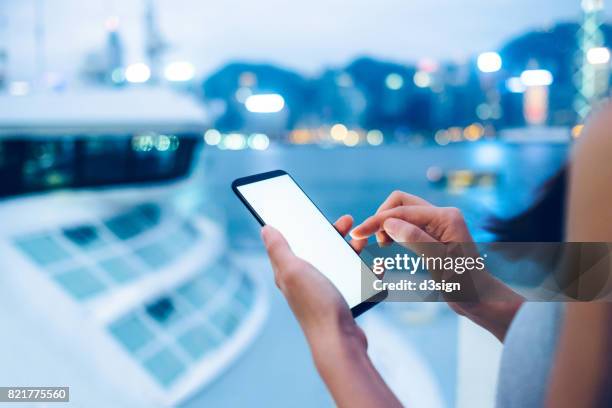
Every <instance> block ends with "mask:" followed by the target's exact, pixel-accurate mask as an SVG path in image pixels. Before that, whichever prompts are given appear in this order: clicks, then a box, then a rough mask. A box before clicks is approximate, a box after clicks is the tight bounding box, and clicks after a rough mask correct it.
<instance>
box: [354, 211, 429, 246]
mask: <svg viewBox="0 0 612 408" xmlns="http://www.w3.org/2000/svg"><path fill="white" fill-rule="evenodd" d="M438 215H439V208H437V207H434V206H433V205H430V206H424V205H411V206H401V207H395V208H392V209H390V210H385V211H381V212H380V213H378V214H374V215H373V216H371V217H370V218H368V219H367V220H365V221H364V222H363V223H362V224H361V225H359V226H358V227H356V228H355V229H353V230H352V231H351V237H353V238H355V239H364V238H368V237H369V236H371V235H372V234H375V233H377V232H380V231H382V230H383V224H384V222H385V221H386V220H387V219H388V218H399V219H401V220H404V221H406V222H409V223H411V224H414V225H416V226H417V227H420V228H424V227H426V226H427V225H428V224H430V223H432V222H433V221H434V220H435V219H436V217H437V216H438Z"/></svg>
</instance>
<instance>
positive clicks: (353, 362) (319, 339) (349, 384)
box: [308, 330, 401, 408]
mask: <svg viewBox="0 0 612 408" xmlns="http://www.w3.org/2000/svg"><path fill="white" fill-rule="evenodd" d="M308 341H309V344H310V347H311V351H312V354H313V358H314V361H315V365H316V367H317V370H318V371H319V374H320V375H321V378H323V381H324V382H325V384H326V385H327V388H328V389H329V391H330V393H331V395H332V397H333V398H334V401H335V402H336V405H337V406H338V407H351V408H352V407H373V406H377V407H400V406H401V403H400V402H399V401H398V400H397V398H396V397H395V395H394V394H393V392H392V391H391V390H390V389H389V387H388V386H387V384H385V382H384V380H383V379H382V377H381V376H380V374H379V373H378V371H376V368H374V366H373V365H372V362H371V361H370V359H369V357H368V355H367V352H366V346H365V343H364V341H363V339H360V338H359V336H358V335H357V334H352V333H346V331H344V332H343V331H342V330H327V331H326V332H323V333H320V334H319V335H313V336H308Z"/></svg>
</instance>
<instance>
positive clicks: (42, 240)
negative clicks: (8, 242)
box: [15, 235, 70, 266]
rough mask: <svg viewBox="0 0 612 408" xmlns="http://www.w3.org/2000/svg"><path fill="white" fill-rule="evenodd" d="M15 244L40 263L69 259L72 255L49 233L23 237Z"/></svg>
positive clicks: (45, 263) (46, 263)
mask: <svg viewBox="0 0 612 408" xmlns="http://www.w3.org/2000/svg"><path fill="white" fill-rule="evenodd" d="M15 244H16V245H17V246H18V247H19V248H20V249H21V250H22V251H23V252H25V253H26V254H28V255H29V257H30V258H32V259H33V260H34V261H35V262H36V263H38V264H39V265H43V266H45V265H48V264H51V263H54V262H58V261H63V260H65V259H68V258H69V257H70V255H69V254H68V252H66V250H64V249H63V248H62V247H61V246H60V244H58V243H57V242H56V241H55V240H54V239H53V238H52V237H50V236H48V235H42V236H36V237H29V238H22V239H18V240H17V241H15Z"/></svg>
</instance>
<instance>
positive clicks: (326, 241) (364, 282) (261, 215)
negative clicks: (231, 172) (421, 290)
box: [232, 170, 387, 316]
mask: <svg viewBox="0 0 612 408" xmlns="http://www.w3.org/2000/svg"><path fill="white" fill-rule="evenodd" d="M232 190H234V192H235V193H236V195H237V196H238V198H239V199H240V200H241V201H242V203H243V204H244V205H245V206H246V207H247V208H248V209H249V211H250V212H251V214H253V216H254V217H255V218H256V219H257V221H259V223H260V224H261V225H262V226H263V225H271V226H273V227H274V228H276V229H277V230H279V231H280V232H281V233H282V234H283V235H284V237H285V239H287V242H288V243H289V246H290V247H291V249H292V250H293V252H294V253H295V254H296V255H297V256H298V257H300V258H302V259H304V260H306V261H308V262H310V263H311V264H312V265H313V266H314V267H315V268H317V269H318V270H319V271H320V272H321V273H323V274H324V275H325V276H326V277H327V278H328V279H329V280H330V281H331V282H332V283H333V284H334V285H335V286H336V288H338V290H339V291H340V293H341V294H342V296H343V297H344V299H345V300H346V302H347V303H348V305H349V307H350V308H351V312H352V313H353V316H358V315H360V314H361V313H363V312H365V311H366V310H368V309H370V308H372V307H373V306H374V305H375V304H376V303H378V302H380V301H381V300H383V299H384V298H385V297H386V295H387V292H386V291H376V290H375V289H374V287H373V282H374V281H375V280H377V279H378V278H377V277H376V275H375V274H374V272H372V270H371V269H370V268H369V266H367V265H366V264H365V263H364V262H363V260H362V259H361V258H360V257H359V255H358V254H357V252H355V250H354V249H353V247H351V246H350V245H349V243H348V242H346V240H345V239H344V237H342V235H340V233H339V232H338V231H337V230H336V228H334V226H333V225H332V224H331V223H330V222H329V221H328V220H327V218H325V216H324V215H323V213H322V212H321V210H319V208H318V207H317V206H316V205H315V204H314V203H313V202H312V200H311V199H310V198H309V197H308V196H307V195H306V193H305V192H304V190H302V188H301V187H300V186H299V185H298V184H297V183H296V182H295V180H294V179H293V178H292V177H291V176H290V175H289V174H287V173H286V172H285V171H282V170H275V171H271V172H267V173H261V174H255V175H252V176H248V177H243V178H239V179H237V180H235V181H234V182H233V183H232Z"/></svg>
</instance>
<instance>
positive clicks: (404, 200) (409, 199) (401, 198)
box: [376, 190, 432, 214]
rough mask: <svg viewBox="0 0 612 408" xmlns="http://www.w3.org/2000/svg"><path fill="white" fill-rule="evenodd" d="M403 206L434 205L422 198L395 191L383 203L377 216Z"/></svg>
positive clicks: (377, 211)
mask: <svg viewBox="0 0 612 408" xmlns="http://www.w3.org/2000/svg"><path fill="white" fill-rule="evenodd" d="M403 205H432V204H431V203H430V202H429V201H427V200H424V199H422V198H421V197H418V196H415V195H412V194H408V193H405V192H403V191H400V190H395V191H394V192H392V193H391V194H389V196H388V197H387V198H386V199H385V201H383V203H382V204H381V205H380V206H379V207H378V210H376V214H378V213H380V212H382V211H386V210H390V209H391V208H395V207H400V206H403Z"/></svg>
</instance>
